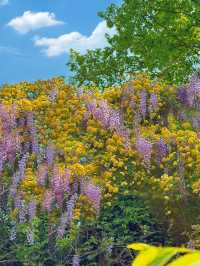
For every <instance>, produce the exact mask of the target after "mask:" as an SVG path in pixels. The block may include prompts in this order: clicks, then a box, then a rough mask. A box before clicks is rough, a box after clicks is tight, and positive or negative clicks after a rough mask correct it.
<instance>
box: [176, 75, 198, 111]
mask: <svg viewBox="0 0 200 266" xmlns="http://www.w3.org/2000/svg"><path fill="white" fill-rule="evenodd" d="M177 96H178V99H179V100H180V101H181V103H182V104H184V105H186V106H188V107H198V108H199V105H200V104H199V97H200V78H199V77H198V76H196V75H193V76H192V77H191V80H190V83H189V85H188V86H185V87H180V88H179V90H178V95H177Z"/></svg>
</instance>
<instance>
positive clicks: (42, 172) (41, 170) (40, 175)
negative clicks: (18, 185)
mask: <svg viewBox="0 0 200 266" xmlns="http://www.w3.org/2000/svg"><path fill="white" fill-rule="evenodd" d="M47 176H48V168H47V165H46V164H40V165H39V166H38V170H37V181H38V184H39V185H41V186H44V185H45V183H46V180H47Z"/></svg>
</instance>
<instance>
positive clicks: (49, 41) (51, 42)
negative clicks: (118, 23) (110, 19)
mask: <svg viewBox="0 0 200 266" xmlns="http://www.w3.org/2000/svg"><path fill="white" fill-rule="evenodd" d="M106 33H108V34H109V35H113V34H114V33H115V29H114V28H112V29H110V28H108V27H107V25H106V22H105V21H102V22H100V23H99V24H98V25H97V27H96V28H95V29H94V31H93V32H92V34H91V35H90V36H88V37H87V36H85V35H82V34H81V33H79V32H70V33H67V34H64V35H61V36H59V37H57V38H36V39H35V40H34V43H35V45H36V46H41V47H44V49H43V51H44V52H45V54H46V55H47V56H48V57H53V56H58V55H61V54H64V53H69V50H70V49H71V48H72V49H74V50H76V51H78V52H80V53H85V52H86V50H87V49H95V48H103V47H105V46H106V44H107V40H106V37H105V34H106Z"/></svg>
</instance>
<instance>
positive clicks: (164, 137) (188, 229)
mask: <svg viewBox="0 0 200 266" xmlns="http://www.w3.org/2000/svg"><path fill="white" fill-rule="evenodd" d="M199 95H200V79H199V78H198V77H197V76H195V75H193V76H192V78H191V81H190V82H189V83H188V84H186V85H184V86H181V87H175V86H169V85H168V84H166V83H164V82H159V81H155V80H154V81H152V80H150V79H149V78H148V77H147V76H145V75H137V76H135V77H134V78H133V80H132V81H130V82H129V83H127V84H125V85H124V86H122V87H116V88H107V89H106V90H105V91H104V92H103V93H102V92H100V91H99V90H98V89H96V88H93V89H90V90H84V89H79V90H78V91H76V90H75V89H74V88H73V87H70V86H68V85H66V84H65V83H64V80H63V79H62V78H55V79H52V80H49V81H38V82H36V83H34V84H30V83H20V84H16V85H12V86H9V85H5V86H3V87H2V88H1V91H0V136H1V137H0V154H1V156H0V208H1V212H0V221H1V228H0V232H1V241H0V246H1V247H0V249H1V251H2V252H1V253H0V261H5V262H6V261H10V262H9V263H12V262H13V263H14V265H17V264H16V263H17V262H18V263H21V264H22V265H70V264H73V265H74V266H75V265H79V264H80V265H116V266H117V265H127V263H128V262H129V261H131V259H132V254H131V253H130V252H129V251H128V250H127V249H126V245H127V243H128V242H133V241H142V242H148V243H153V244H179V245H182V244H185V245H189V246H190V247H198V245H199V244H200V243H199V234H200V229H199V228H200V226H199V224H200V221H199V219H200V217H199V215H198V209H199V180H200V179H199V173H200V138H199V132H200V123H199V112H200V110H199V106H200V98H199ZM158 221H159V222H158ZM30 258H31V259H30ZM21 264H20V265H21Z"/></svg>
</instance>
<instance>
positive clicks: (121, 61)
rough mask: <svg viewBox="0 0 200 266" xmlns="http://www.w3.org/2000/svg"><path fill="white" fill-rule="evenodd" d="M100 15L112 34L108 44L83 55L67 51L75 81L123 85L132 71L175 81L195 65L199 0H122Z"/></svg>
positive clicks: (199, 43)
mask: <svg viewBox="0 0 200 266" xmlns="http://www.w3.org/2000/svg"><path fill="white" fill-rule="evenodd" d="M99 16H100V17H101V18H103V19H105V20H106V22H107V25H108V27H115V29H116V33H115V34H114V35H113V36H107V39H108V46H107V47H105V48H103V49H95V50H88V51H87V53H86V54H84V55H82V54H80V53H78V52H76V51H74V50H72V51H71V54H70V60H69V62H68V66H69V68H70V70H71V71H72V73H73V77H72V81H73V82H74V83H75V84H76V85H79V86H80V85H98V86H100V87H106V86H110V85H116V84H121V83H123V82H124V81H126V80H128V79H129V78H130V76H131V75H132V74H134V73H136V72H142V71H145V72H148V73H149V74H150V75H151V76H152V77H161V78H163V79H166V80H167V81H169V82H175V83H179V82H182V81H184V80H185V79H187V78H188V77H189V76H190V74H191V73H192V72H194V71H195V70H198V68H199V61H200V60H199V55H200V2H199V1H198V0H193V1H192V0H174V1H171V0H151V1H149V0H123V2H122V4H121V5H120V6H118V5H116V4H111V5H110V6H109V7H108V8H107V10H106V11H105V12H99Z"/></svg>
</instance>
